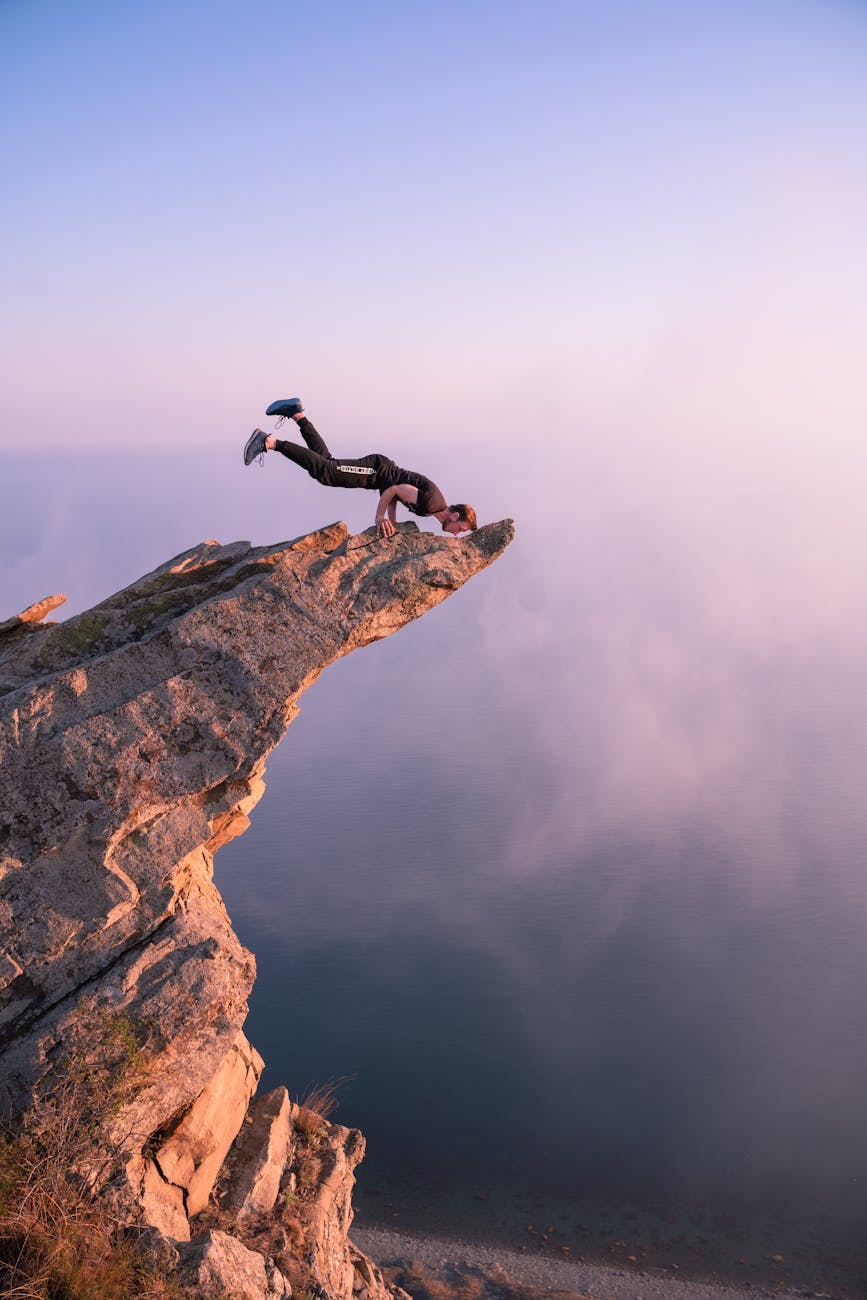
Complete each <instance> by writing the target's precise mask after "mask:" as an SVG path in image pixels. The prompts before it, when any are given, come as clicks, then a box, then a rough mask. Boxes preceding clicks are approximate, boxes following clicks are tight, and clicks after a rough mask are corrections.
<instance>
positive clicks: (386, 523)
mask: <svg viewBox="0 0 867 1300" xmlns="http://www.w3.org/2000/svg"><path fill="white" fill-rule="evenodd" d="M376 531H377V532H378V533H379V536H380V537H393V536H394V524H393V523H392V522H391V520H390V519H389V517H388V515H385V516H384V517H383V518H382V519H377V521H376Z"/></svg>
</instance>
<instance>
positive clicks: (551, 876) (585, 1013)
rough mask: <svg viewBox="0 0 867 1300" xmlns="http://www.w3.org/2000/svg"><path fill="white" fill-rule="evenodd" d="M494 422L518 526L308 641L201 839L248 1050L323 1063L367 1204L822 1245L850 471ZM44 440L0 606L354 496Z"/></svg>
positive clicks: (850, 734) (848, 707)
mask: <svg viewBox="0 0 867 1300" xmlns="http://www.w3.org/2000/svg"><path fill="white" fill-rule="evenodd" d="M516 447H517V443H516V442H515V441H512V442H510V443H508V444H507V448H506V450H507V451H508V452H509V455H504V456H503V457H501V458H500V464H501V466H503V468H501V470H500V471H498V474H499V477H498V475H497V473H495V474H494V475H492V477H491V479H490V481H489V484H488V487H489V492H490V495H491V497H492V498H498V499H499V500H500V501H501V502H502V507H503V508H502V509H501V510H500V514H512V515H514V516H515V517H516V521H517V538H516V541H515V543H514V545H513V546H512V547H511V548H510V549H509V551H508V552H507V553H506V554H505V555H504V556H503V557H502V558H501V559H500V560H499V561H498V562H497V563H496V564H495V565H494V566H493V567H492V568H491V569H490V570H488V571H487V572H485V573H484V574H483V575H481V576H480V577H479V578H477V579H476V580H474V581H473V582H472V583H471V584H469V585H468V586H467V587H466V588H464V589H462V590H461V591H460V592H458V593H457V594H456V595H455V596H454V597H452V598H450V599H449V600H448V601H447V602H446V603H445V604H444V605H443V606H441V607H439V608H438V609H437V610H435V611H433V612H432V613H431V614H430V615H428V616H426V617H425V618H424V619H422V620H420V621H419V622H418V623H415V624H412V625H410V626H409V627H407V628H406V629H404V630H402V631H401V632H400V633H399V634H398V635H396V636H394V637H391V638H388V639H387V640H386V641H384V642H381V643H379V644H377V645H376V646H374V647H371V648H369V649H368V650H366V651H364V652H363V653H360V654H354V655H352V656H350V657H349V658H348V659H346V660H343V661H341V662H339V663H337V664H336V665H334V666H332V667H331V668H329V669H328V670H327V671H326V673H325V674H324V675H323V677H322V678H321V679H320V681H319V682H318V683H317V684H316V685H315V686H314V687H313V688H312V689H311V690H310V691H309V692H308V694H307V695H305V696H304V698H303V699H302V701H301V713H300V716H299V717H298V719H297V720H296V721H295V722H294V723H293V725H292V728H291V731H290V734H289V736H288V738H287V741H286V742H285V743H284V744H283V745H282V746H281V747H280V748H279V749H278V751H276V752H275V754H274V755H273V756H272V758H271V760H270V762H269V765H268V770H267V773H266V780H267V784H268V790H267V793H266V795H265V797H264V799H263V801H262V803H261V804H260V805H259V807H258V808H257V809H256V810H255V812H254V814H253V825H252V827H251V829H250V831H249V832H248V833H247V834H246V835H245V836H243V837H242V838H241V839H240V840H238V841H236V842H234V843H233V844H231V845H229V846H227V847H226V848H224V849H223V850H221V851H220V853H219V855H218V858H217V863H216V872H217V883H218V885H219V887H220V889H221V891H222V893H223V895H224V897H225V899H226V903H227V906H228V908H229V912H230V914H231V916H232V918H233V921H234V923H235V926H236V928H237V930H238V932H239V934H240V936H241V938H242V940H243V941H244V942H245V943H246V944H247V946H249V947H250V948H251V949H252V950H253V951H254V952H255V954H256V957H257V962H258V968H259V976H258V980H257V984H256V987H255V990H254V993H253V998H252V1004H251V1012H250V1018H249V1021H248V1033H249V1036H250V1037H251V1039H252V1040H253V1042H254V1043H255V1044H256V1045H257V1047H258V1048H259V1049H260V1051H262V1053H263V1055H264V1057H265V1059H266V1061H267V1072H266V1076H265V1081H264V1083H265V1086H274V1085H276V1084H277V1083H279V1082H285V1083H286V1084H287V1086H289V1088H290V1090H291V1091H293V1092H294V1093H296V1094H298V1093H302V1092H303V1091H304V1089H305V1087H306V1086H307V1085H308V1084H312V1083H314V1082H321V1081H323V1080H326V1079H335V1078H339V1079H343V1080H345V1082H344V1083H343V1084H342V1085H341V1088H340V1099H341V1100H340V1109H339V1112H338V1116H337V1117H338V1118H339V1120H340V1121H341V1122H343V1123H346V1124H350V1125H357V1126H358V1127H360V1128H361V1129H362V1130H363V1131H364V1132H365V1134H366V1136H367V1138H368V1156H367V1159H366V1161H365V1165H364V1166H363V1171H362V1174H361V1196H362V1207H363V1212H364V1213H368V1214H372V1215H373V1217H376V1212H377V1211H376V1201H375V1199H374V1200H368V1201H365V1189H366V1188H367V1189H372V1191H373V1193H374V1194H375V1192H376V1189H377V1187H378V1186H380V1185H381V1186H389V1185H391V1183H390V1180H394V1179H401V1180H403V1181H404V1183H406V1184H408V1185H413V1184H415V1185H416V1186H418V1187H419V1188H430V1187H436V1188H438V1189H439V1193H440V1195H441V1196H442V1197H443V1198H445V1199H446V1200H447V1199H448V1197H449V1196H450V1195H453V1196H454V1197H455V1198H460V1196H461V1195H464V1194H465V1193H466V1189H467V1188H468V1187H473V1188H479V1189H482V1193H483V1194H484V1195H485V1196H486V1197H491V1196H493V1197H494V1198H496V1196H497V1195H500V1196H502V1197H504V1198H505V1197H507V1196H509V1195H512V1194H517V1192H518V1191H520V1192H521V1193H522V1194H525V1195H534V1194H535V1195H538V1196H546V1197H551V1196H553V1197H557V1196H560V1197H562V1198H569V1197H572V1198H584V1199H585V1200H589V1201H591V1202H592V1201H593V1200H594V1198H595V1199H598V1200H600V1201H601V1200H608V1201H621V1202H623V1203H629V1204H633V1205H636V1204H637V1205H641V1204H648V1203H653V1204H658V1203H670V1204H683V1203H687V1202H689V1203H692V1204H693V1205H700V1206H701V1205H704V1206H708V1207H725V1208H727V1209H728V1210H733V1211H734V1212H736V1213H739V1214H743V1215H745V1216H755V1215H764V1214H783V1213H785V1214H788V1215H791V1216H794V1218H796V1219H797V1220H798V1221H799V1222H807V1223H814V1224H816V1225H819V1227H818V1229H817V1230H818V1231H819V1233H820V1237H821V1233H822V1232H823V1231H824V1230H825V1228H824V1227H822V1225H828V1224H832V1225H833V1226H834V1231H835V1232H840V1231H842V1232H843V1233H844V1235H845V1234H848V1237H849V1240H850V1244H852V1243H857V1242H859V1241H860V1231H859V1225H860V1224H861V1223H863V1216H864V1213H865V1211H867V1181H865V1180H867V1132H865V1129H864V1126H863V1122H862V1116H863V1097H864V1095H865V1088H867V1036H865V1034H864V1032H863V1003H864V991H865V987H867V884H865V872H864V848H863V845H864V842H865V817H867V815H865V811H864V803H863V772H864V770H865V760H867V725H865V724H867V693H865V690H864V684H865V683H864V674H865V668H864V664H865V662H867V658H865V655H867V644H865V641H867V627H865V623H864V620H863V616H862V613H861V609H862V599H861V574H862V573H863V572H864V566H863V560H864V559H865V558H867V555H865V551H867V525H865V524H864V522H863V520H862V518H861V515H860V514H859V513H858V511H857V510H856V508H855V505H856V503H855V497H856V495H857V493H856V490H855V482H854V479H853V477H852V476H848V477H847V476H844V475H840V476H839V477H836V478H835V479H834V483H833V488H834V491H833V509H831V508H829V498H828V491H829V482H828V480H827V479H826V480H825V482H824V484H823V485H821V486H820V487H819V488H818V489H817V487H816V481H817V480H816V478H815V476H813V477H812V478H811V476H810V475H809V474H801V473H800V472H794V471H791V468H790V472H789V474H788V477H778V476H775V475H773V474H771V473H769V472H765V471H763V470H762V469H761V467H760V466H757V465H756V464H755V463H754V464H753V466H752V469H751V471H750V472H749V473H747V472H746V471H743V472H740V470H743V467H742V465H741V466H738V465H736V464H735V463H734V462H732V463H730V464H728V465H727V467H726V473H722V471H721V472H720V473H719V474H717V475H716V476H715V477H714V478H713V480H712V481H711V479H710V478H709V477H707V476H705V478H704V480H703V481H702V482H699V480H698V479H696V478H694V477H693V476H692V475H691V472H690V465H689V459H688V457H687V458H686V460H685V461H684V460H683V459H681V462H680V463H681V466H682V468H683V472H684V475H685V479H680V480H677V479H673V478H672V477H671V475H670V474H669V473H668V470H669V469H670V468H671V466H670V465H666V464H664V463H660V460H659V458H657V459H656V460H655V461H654V463H653V464H650V463H649V462H648V461H644V462H642V463H641V464H640V465H636V464H635V463H632V464H630V463H629V458H628V457H624V458H623V459H620V458H619V456H617V455H615V454H613V453H609V454H607V455H606V454H603V451H602V450H600V448H598V447H597V449H596V453H595V454H596V465H595V469H594V464H593V455H592V454H590V453H586V454H585V455H584V457H583V459H582V458H581V457H580V456H579V457H578V460H577V468H575V469H573V470H572V471H571V472H570V474H569V475H567V481H562V480H558V479H556V478H551V477H550V476H549V474H548V472H547V469H548V467H547V466H546V467H543V469H544V480H545V481H544V483H543V482H542V472H541V470H539V469H538V466H536V467H534V466H533V465H531V466H530V467H529V471H528V472H526V473H520V474H519V473H518V472H517V471H516V470H510V469H509V465H510V464H515V465H517V463H518V457H517V456H516V455H515V456H514V457H513V456H512V453H514V452H515V451H516ZM407 459H410V458H407ZM446 459H447V460H448V464H447V466H446V469H447V470H448V471H449V474H450V478H452V479H454V478H456V477H457V475H456V473H455V469H456V462H455V463H452V461H451V460H449V458H448V456H447V457H446ZM674 459H675V458H672V463H674ZM62 468H63V471H64V472H63V473H57V474H55V475H52V476H51V477H50V479H49V478H47V477H43V476H42V473H41V472H40V471H39V470H37V469H36V468H35V467H34V466H33V465H32V464H31V463H29V462H25V461H20V462H15V463H12V462H10V463H9V473H10V474H12V475H14V483H15V491H14V493H12V494H10V512H9V513H7V514H6V515H5V516H4V518H3V521H2V525H0V527H2V529H3V532H4V537H3V545H4V554H6V555H7V556H11V557H12V558H11V561H10V562H9V563H7V566H6V572H5V574H4V596H3V608H2V611H0V613H2V614H3V616H6V615H7V614H9V613H11V612H14V610H17V609H18V608H20V607H22V606H23V605H24V604H27V603H29V602H30V601H31V600H33V599H36V598H38V597H41V596H43V595H45V594H47V593H48V592H49V591H51V590H55V589H56V588H57V587H58V586H62V587H64V588H67V589H69V591H70V595H71V609H72V610H75V609H79V608H84V607H86V606H87V605H88V604H90V603H92V602H93V601H95V600H97V599H100V598H102V597H104V596H106V595H108V594H109V592H110V591H111V590H114V589H116V588H117V587H120V586H122V585H124V584H125V583H127V582H129V581H132V580H134V579H135V578H136V577H138V576H139V575H140V574H142V573H144V572H146V571H147V570H148V569H150V568H152V567H154V566H155V565H156V564H158V563H161V562H162V561H163V560H165V559H166V558H168V556H169V555H170V554H173V553H175V552H177V551H180V550H182V549H185V548H186V547H187V546H190V545H193V544H195V543H196V542H197V541H199V540H200V539H201V538H203V537H207V536H217V537H219V538H220V540H222V541H230V540H234V539H235V538H236V537H238V536H242V535H244V534H245V533H247V534H248V535H249V534H250V533H252V534H253V538H254V540H256V541H259V542H264V541H277V540H280V539H283V538H288V537H291V536H295V535H298V534H300V533H302V532H304V531H306V530H307V529H309V528H312V527H314V526H316V525H319V524H323V523H325V522H329V521H330V520H331V519H332V518H337V517H344V518H348V519H349V521H350V524H351V526H352V527H353V528H356V529H360V528H361V527H364V526H366V524H367V523H368V517H369V516H370V515H371V514H372V510H368V509H367V508H366V506H367V504H368V500H369V499H368V497H367V495H366V494H362V493H355V494H349V493H346V494H344V495H342V496H338V494H337V493H331V494H326V493H324V492H317V489H316V488H315V486H314V485H312V484H310V483H309V481H308V480H307V479H302V480H300V481H295V480H292V479H291V478H290V476H289V474H288V472H286V473H279V474H278V473H277V467H276V466H275V464H273V463H266V466H265V472H264V473H263V474H261V475H260V474H259V472H258V471H255V470H251V471H249V472H248V473H247V474H246V476H244V475H242V474H241V473H240V472H239V471H238V470H237V468H236V467H235V466H234V465H233V466H231V467H230V468H226V469H223V468H222V467H221V466H220V465H219V464H217V463H212V462H211V461H208V462H206V464H205V466H204V467H203V466H202V465H201V464H200V463H199V462H196V461H194V460H193V459H192V458H190V459H189V461H187V460H184V459H183V457H181V459H180V461H179V463H177V464H175V465H174V466H173V467H172V471H173V472H172V473H167V472H166V468H165V466H164V465H159V464H156V463H155V462H154V461H153V460H152V459H150V458H147V457H144V456H140V457H138V458H136V457H133V456H128V457H118V458H115V459H113V460H112V461H110V462H106V461H105V460H102V461H99V460H97V459H95V458H87V457H86V458H72V457H70V458H69V460H68V461H67V462H64V465H63V467H62ZM279 468H280V469H281V470H282V468H283V467H282V466H280V467H279ZM825 469H826V472H829V471H828V470H827V466H826V467H825ZM579 471H580V472H579ZM537 472H538V473H539V477H538V478H536V477H534V475H535V474H536V473H537ZM254 475H255V477H254ZM290 516H291V523H287V520H288V519H289V517H290ZM251 525H253V526H251ZM18 539H23V545H21V546H20V547H19V548H18V551H17V555H16V552H15V551H14V550H13V547H12V542H13V541H17V540H18Z"/></svg>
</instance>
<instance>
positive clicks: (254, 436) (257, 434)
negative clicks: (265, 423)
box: [244, 429, 268, 465]
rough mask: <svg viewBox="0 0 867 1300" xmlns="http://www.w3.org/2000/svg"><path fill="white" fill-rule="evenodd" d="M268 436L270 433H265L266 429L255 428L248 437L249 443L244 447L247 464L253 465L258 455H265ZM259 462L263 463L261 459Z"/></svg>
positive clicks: (245, 462)
mask: <svg viewBox="0 0 867 1300" xmlns="http://www.w3.org/2000/svg"><path fill="white" fill-rule="evenodd" d="M267 436H268V435H267V434H266V433H265V430H264V429H254V430H253V432H252V433H251V434H250V436H249V438H248V439H247V445H246V447H245V448H244V464H245V465H252V464H253V461H254V460H255V459H256V457H257V456H260V457H261V456H264V455H265V451H266V450H267V449H266V447H265V442H266V439H267ZM259 463H260V464H261V463H262V462H261V460H260V462H259Z"/></svg>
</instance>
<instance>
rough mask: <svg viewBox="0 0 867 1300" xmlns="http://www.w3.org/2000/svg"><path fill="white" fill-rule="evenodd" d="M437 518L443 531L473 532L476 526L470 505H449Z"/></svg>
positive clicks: (473, 511) (456, 532)
mask: <svg viewBox="0 0 867 1300" xmlns="http://www.w3.org/2000/svg"><path fill="white" fill-rule="evenodd" d="M438 518H439V519H440V520H441V521H442V526H443V532H444V533H454V534H455V535H457V534H458V533H474V532H475V531H476V528H477V527H478V524H477V523H476V512H475V510H474V509H473V507H472V506H467V505H459V506H449V507H448V508H447V509H446V510H444V511H443V513H442V514H441V515H439V516H438Z"/></svg>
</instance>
